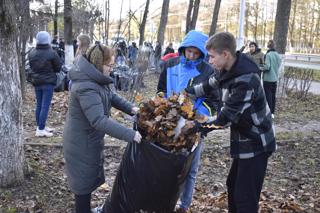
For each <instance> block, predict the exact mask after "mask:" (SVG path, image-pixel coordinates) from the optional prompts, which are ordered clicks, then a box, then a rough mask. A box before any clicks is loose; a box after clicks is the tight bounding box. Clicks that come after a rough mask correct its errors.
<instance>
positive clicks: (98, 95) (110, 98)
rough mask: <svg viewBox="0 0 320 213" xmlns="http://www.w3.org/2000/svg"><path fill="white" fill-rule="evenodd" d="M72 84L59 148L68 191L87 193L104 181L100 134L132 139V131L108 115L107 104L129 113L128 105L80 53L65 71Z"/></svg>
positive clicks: (101, 136) (126, 139) (129, 105)
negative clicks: (62, 152)
mask: <svg viewBox="0 0 320 213" xmlns="http://www.w3.org/2000/svg"><path fill="white" fill-rule="evenodd" d="M69 77H70V79H71V80H72V87H71V91H70V97H69V109H68V114H67V119H66V124H65V126H64V133H63V150H64V158H65V160H66V172H67V176H68V183H69V186H70V188H71V191H72V192H73V193H75V194H79V195H81V194H89V193H91V192H92V191H93V190H95V189H96V188H97V187H98V186H100V185H101V184H103V183H104V180H105V179H104V173H103V159H104V158H103V145H104V140H103V138H104V136H105V134H108V135H110V136H112V137H114V138H118V139H120V140H124V141H127V142H132V141H133V138H134V135H135V131H134V130H132V129H130V128H127V127H125V126H123V125H121V124H120V123H118V122H117V121H115V120H113V119H112V118H110V117H109V116H110V110H111V107H115V108H117V109H119V110H121V111H123V112H125V113H127V114H131V111H132V107H133V106H132V105H131V104H130V103H129V102H127V101H125V100H124V99H122V98H121V97H119V96H118V95H117V94H115V93H114V92H112V91H111V90H110V89H109V84H110V83H112V79H111V78H110V77H106V76H104V75H103V74H102V73H101V72H99V71H98V70H97V69H96V68H95V67H94V66H93V65H92V64H90V63H89V62H88V61H87V60H86V59H85V58H84V57H83V56H79V57H78V58H77V59H76V61H75V67H74V69H72V70H70V71H69Z"/></svg>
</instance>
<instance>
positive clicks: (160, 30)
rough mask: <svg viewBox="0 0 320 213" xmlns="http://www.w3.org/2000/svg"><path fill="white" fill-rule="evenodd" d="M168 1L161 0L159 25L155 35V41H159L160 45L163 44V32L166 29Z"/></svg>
mask: <svg viewBox="0 0 320 213" xmlns="http://www.w3.org/2000/svg"><path fill="white" fill-rule="evenodd" d="M169 3H170V0H163V2H162V9H161V18H160V25H159V28H158V35H157V41H158V42H159V43H160V45H161V46H162V45H163V42H164V33H165V31H166V25H167V21H168V12H169Z"/></svg>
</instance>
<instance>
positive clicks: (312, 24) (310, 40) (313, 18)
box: [308, 0, 320, 49]
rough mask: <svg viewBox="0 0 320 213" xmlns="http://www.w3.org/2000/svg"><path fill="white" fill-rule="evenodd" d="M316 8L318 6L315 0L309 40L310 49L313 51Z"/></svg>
mask: <svg viewBox="0 0 320 213" xmlns="http://www.w3.org/2000/svg"><path fill="white" fill-rule="evenodd" d="M315 6H316V2H315V1H314V0H313V6H312V7H311V8H312V9H311V11H312V12H311V24H310V26H309V27H308V28H309V39H308V47H309V48H310V49H311V48H312V47H313V38H314V35H313V33H314V32H315V31H314V24H315V23H314V22H315V9H314V8H315ZM319 18H320V17H318V19H319Z"/></svg>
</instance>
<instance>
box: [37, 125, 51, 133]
mask: <svg viewBox="0 0 320 213" xmlns="http://www.w3.org/2000/svg"><path fill="white" fill-rule="evenodd" d="M44 129H45V130H46V131H47V132H54V130H55V129H54V128H50V127H47V126H46V127H45V128H44ZM37 130H39V127H38V126H37Z"/></svg>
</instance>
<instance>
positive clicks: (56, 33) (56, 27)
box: [53, 0, 58, 36]
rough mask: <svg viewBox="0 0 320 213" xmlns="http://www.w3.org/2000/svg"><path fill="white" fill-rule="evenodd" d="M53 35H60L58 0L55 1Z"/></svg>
mask: <svg viewBox="0 0 320 213" xmlns="http://www.w3.org/2000/svg"><path fill="white" fill-rule="evenodd" d="M53 35H54V36H56V35H58V0H55V2H54V15H53Z"/></svg>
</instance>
